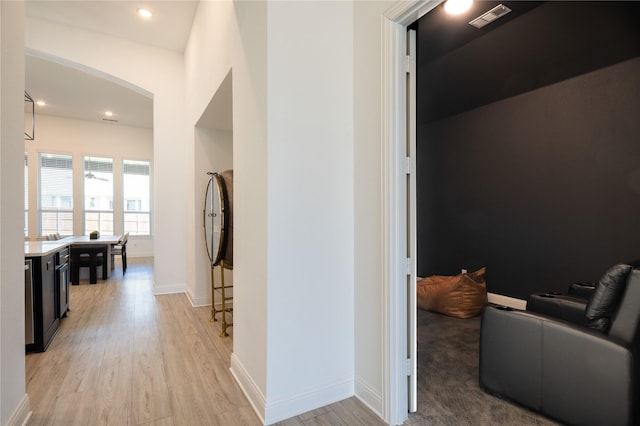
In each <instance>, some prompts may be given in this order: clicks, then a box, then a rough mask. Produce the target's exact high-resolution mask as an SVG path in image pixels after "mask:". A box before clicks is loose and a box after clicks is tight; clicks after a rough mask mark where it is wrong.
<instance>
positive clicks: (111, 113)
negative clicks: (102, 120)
mask: <svg viewBox="0 0 640 426" xmlns="http://www.w3.org/2000/svg"><path fill="white" fill-rule="evenodd" d="M104 115H106V116H107V117H111V116H112V115H113V112H111V111H105V112H104Z"/></svg>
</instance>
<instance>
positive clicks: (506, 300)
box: [487, 293, 527, 310]
mask: <svg viewBox="0 0 640 426" xmlns="http://www.w3.org/2000/svg"><path fill="white" fill-rule="evenodd" d="M487 297H488V299H489V303H494V304H496V305H502V306H508V307H510V308H513V309H520V310H525V309H526V308H527V301H526V300H522V299H516V298H515V297H509V296H503V295H502V294H495V293H488V294H487Z"/></svg>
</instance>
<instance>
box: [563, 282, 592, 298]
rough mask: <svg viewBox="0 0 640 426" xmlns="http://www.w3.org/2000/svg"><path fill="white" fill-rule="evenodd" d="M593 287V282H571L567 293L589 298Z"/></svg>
mask: <svg viewBox="0 0 640 426" xmlns="http://www.w3.org/2000/svg"><path fill="white" fill-rule="evenodd" d="M595 289H596V285H595V284H593V283H573V284H571V285H570V286H569V295H570V296H573V297H578V298H580V299H585V300H589V299H591V296H592V295H593V292H594V291H595Z"/></svg>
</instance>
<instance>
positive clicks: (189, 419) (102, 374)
mask: <svg viewBox="0 0 640 426" xmlns="http://www.w3.org/2000/svg"><path fill="white" fill-rule="evenodd" d="M121 271H122V269H121V267H120V264H117V265H116V269H115V271H114V274H113V276H112V278H111V279H110V280H108V281H98V284H95V285H90V284H88V282H86V281H85V282H81V284H80V285H78V286H71V300H70V308H71V310H70V312H69V313H68V316H67V318H64V319H63V320H62V322H61V327H60V330H59V332H58V334H57V336H56V337H55V338H54V340H53V342H52V343H51V345H50V346H49V348H48V349H47V351H46V352H43V353H32V354H27V356H26V372H27V373H26V374H27V377H26V381H27V393H28V394H29V398H30V402H31V410H32V416H31V419H30V420H29V425H30V426H36V425H65V426H66V425H82V426H89V425H90V426H93V425H113V426H125V425H153V426H170V425H172V426H182V425H185V426H196V425H206V426H215V425H224V426H235V425H238V426H240V425H260V424H261V422H260V420H259V418H258V417H257V416H256V414H255V412H254V411H253V409H252V408H251V406H250V405H249V402H248V400H247V399H246V398H245V396H244V395H243V393H242V391H241V390H240V388H239V387H238V385H237V384H236V382H235V381H234V380H233V378H232V376H231V373H230V372H229V359H230V355H231V350H232V342H233V341H232V334H233V329H232V328H231V329H230V334H231V336H229V337H228V338H220V337H219V334H220V325H219V324H220V323H219V322H218V323H213V324H212V323H210V322H209V315H210V309H209V308H208V307H203V308H193V307H191V305H190V303H189V301H188V299H187V297H186V296H185V295H184V294H173V295H163V296H155V297H154V296H153V294H152V292H151V287H152V281H153V264H152V259H133V258H131V259H129V267H128V269H127V273H126V274H125V275H124V277H123V275H122V272H121ZM278 425H280V426H296V425H298V426H301V425H304V426H309V425H363V426H364V425H367V426H370V425H384V422H382V420H380V419H379V418H378V417H377V416H376V415H375V414H373V413H372V412H371V411H369V410H368V409H367V408H366V407H365V406H364V405H363V404H362V403H360V402H359V401H358V400H357V399H355V398H350V399H347V400H344V401H340V402H338V403H335V404H332V405H329V406H327V407H322V408H320V409H318V410H314V411H311V412H308V413H305V414H302V415H300V416H297V417H294V418H291V419H288V420H285V421H283V422H280V423H278Z"/></svg>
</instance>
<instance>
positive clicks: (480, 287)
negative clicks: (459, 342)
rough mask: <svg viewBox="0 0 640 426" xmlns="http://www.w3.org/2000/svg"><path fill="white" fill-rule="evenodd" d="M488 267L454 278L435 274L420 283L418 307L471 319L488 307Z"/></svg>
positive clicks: (418, 287)
mask: <svg viewBox="0 0 640 426" xmlns="http://www.w3.org/2000/svg"><path fill="white" fill-rule="evenodd" d="M485 272H486V268H481V269H478V270H477V271H475V272H469V273H466V274H459V275H454V276H443V275H432V276H430V277H427V278H422V279H420V280H418V282H417V293H418V294H417V299H418V307H419V308H421V309H425V310H428V311H433V312H438V313H441V314H445V315H449V316H452V317H457V318H471V317H473V316H476V315H478V314H479V313H480V312H482V308H483V307H484V306H485V305H486V304H487V284H486V282H485V279H484V275H485Z"/></svg>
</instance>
